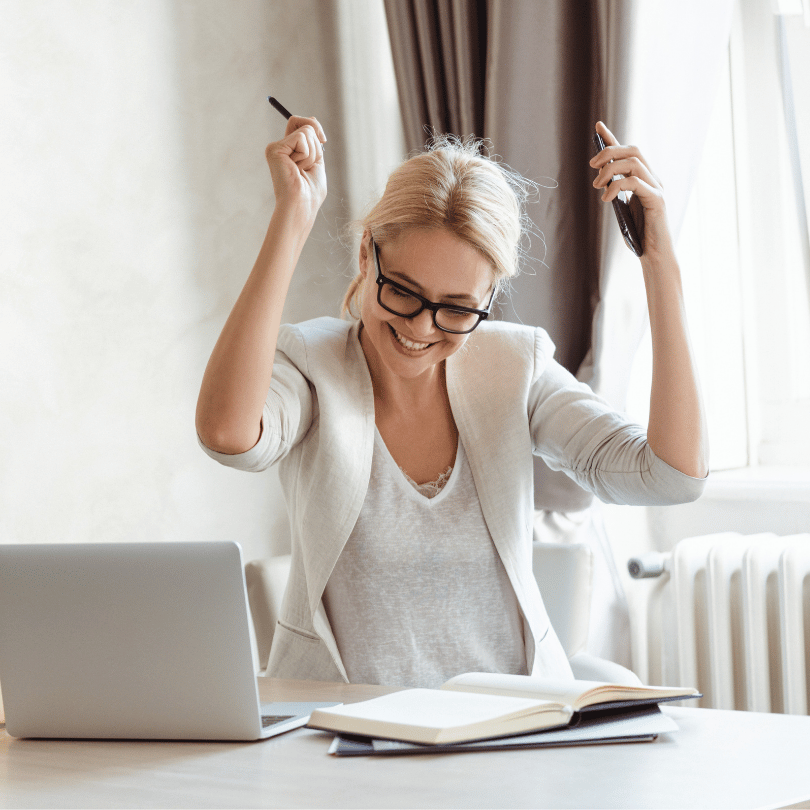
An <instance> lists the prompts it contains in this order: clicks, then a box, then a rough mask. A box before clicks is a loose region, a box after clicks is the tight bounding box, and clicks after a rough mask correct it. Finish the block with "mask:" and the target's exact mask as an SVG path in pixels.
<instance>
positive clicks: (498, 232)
mask: <svg viewBox="0 0 810 810" xmlns="http://www.w3.org/2000/svg"><path fill="white" fill-rule="evenodd" d="M485 151H486V144H485V142H484V141H482V140H481V139H479V138H473V137H469V138H465V139H463V140H462V139H460V138H457V137H455V136H453V135H439V136H434V137H433V138H432V139H431V140H430V141H429V143H428V144H427V146H426V147H425V151H423V152H420V153H418V154H416V155H414V156H413V157H411V158H409V159H408V160H406V161H405V162H404V163H403V164H402V165H400V166H399V167H398V168H397V169H395V170H394V171H393V172H392V173H391V176H390V177H389V178H388V183H387V184H386V186H385V192H384V193H383V195H382V197H381V198H380V200H379V201H378V202H377V204H376V205H375V206H374V207H373V208H372V209H371V210H370V211H369V213H368V214H367V215H366V216H365V217H364V218H363V219H362V220H360V221H359V222H357V223H355V224H354V228H355V229H356V230H357V231H359V232H361V233H371V235H372V236H373V237H374V241H375V242H376V243H377V244H378V245H380V246H383V245H385V244H386V243H387V242H390V241H393V240H395V239H396V238H397V237H398V236H399V235H400V234H401V233H403V232H404V231H406V230H409V229H411V228H421V229H427V230H432V229H438V228H444V229H446V230H448V231H450V232H452V233H453V234H455V235H456V236H457V237H459V238H460V239H462V240H463V241H465V242H466V243H467V244H469V245H471V246H472V247H473V248H475V249H476V250H477V251H478V252H479V253H480V254H481V255H482V256H483V257H484V258H485V259H486V260H487V261H488V262H489V264H490V266H491V267H492V275H493V281H494V282H495V284H496V285H499V286H502V285H503V284H504V282H505V280H507V279H509V278H512V277H513V276H514V275H516V274H517V272H518V269H519V265H520V259H521V256H522V254H523V250H522V247H521V243H522V239H523V236H524V235H525V234H527V233H529V232H531V222H530V220H529V218H528V216H527V214H526V211H525V207H526V202H527V201H528V199H529V197H530V196H531V195H533V194H534V193H535V192H536V189H537V186H536V185H535V184H534V183H532V182H531V181H529V180H526V179H525V178H524V177H521V176H520V175H519V174H517V173H516V172H513V171H512V170H511V169H509V167H507V166H505V165H504V164H503V163H501V162H499V161H497V160H496V159H495V158H492V157H489V156H488V155H487V154H485ZM362 282H363V276H362V275H361V274H360V273H358V274H357V275H356V276H355V277H354V278H353V279H352V281H351V283H350V284H349V288H348V289H347V291H346V295H345V297H344V299H343V306H342V308H341V312H342V313H343V314H345V313H347V312H348V313H349V314H350V315H351V316H352V317H358V316H356V315H355V314H354V305H357V309H358V311H359V298H360V294H361V292H362Z"/></svg>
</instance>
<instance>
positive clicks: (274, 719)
mask: <svg viewBox="0 0 810 810" xmlns="http://www.w3.org/2000/svg"><path fill="white" fill-rule="evenodd" d="M293 717H295V715H294V714H263V715H262V728H269V727H270V726H275V725H276V724H277V723H283V722H284V721H285V720H292V719H293Z"/></svg>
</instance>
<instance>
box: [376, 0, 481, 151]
mask: <svg viewBox="0 0 810 810" xmlns="http://www.w3.org/2000/svg"><path fill="white" fill-rule="evenodd" d="M486 6H487V4H486V0H385V13H386V17H387V19H388V30H389V35H390V38H391V51H392V53H393V56H394V68H395V70H396V74H397V84H398V85H399V90H400V109H401V110H402V120H403V123H404V126H405V141H406V145H407V147H408V149H409V150H414V149H419V148H421V147H422V146H423V145H424V143H425V141H426V140H427V138H428V137H429V134H430V132H431V131H433V130H435V131H436V132H441V133H445V132H453V133H455V134H456V135H460V136H464V135H478V136H479V137H480V136H482V135H483V133H484V80H485V70H484V67H485V65H486V61H487V52H486V46H487V36H486V19H487V9H486Z"/></svg>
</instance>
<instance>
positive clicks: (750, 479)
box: [703, 467, 810, 503]
mask: <svg viewBox="0 0 810 810" xmlns="http://www.w3.org/2000/svg"><path fill="white" fill-rule="evenodd" d="M703 498H704V499H709V500H718V501H720V500H722V501H752V500H753V501H790V502H793V503H810V467H743V468H741V469H737V470H721V471H719V472H713V473H712V474H711V475H710V476H709V480H708V481H707V482H706V489H705V490H704V492H703Z"/></svg>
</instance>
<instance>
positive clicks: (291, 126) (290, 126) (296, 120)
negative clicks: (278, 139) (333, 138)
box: [284, 115, 326, 143]
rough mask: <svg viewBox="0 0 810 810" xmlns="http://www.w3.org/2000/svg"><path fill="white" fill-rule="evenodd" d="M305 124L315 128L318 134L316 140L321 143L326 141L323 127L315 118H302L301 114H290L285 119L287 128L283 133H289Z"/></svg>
mask: <svg viewBox="0 0 810 810" xmlns="http://www.w3.org/2000/svg"><path fill="white" fill-rule="evenodd" d="M307 125H309V126H310V127H312V128H313V129H314V130H315V132H316V133H317V135H318V140H319V141H320V142H321V143H326V133H325V132H324V131H323V127H322V126H321V125H320V123H319V121H318V119H317V118H304V117H303V116H301V115H291V116H290V118H289V120H288V121H287V129H286V130H285V131H284V135H285V136H287V135H290V134H291V133H293V132H295V131H296V130H297V129H300V128H301V127H303V126H307Z"/></svg>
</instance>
